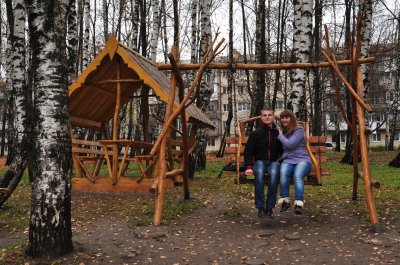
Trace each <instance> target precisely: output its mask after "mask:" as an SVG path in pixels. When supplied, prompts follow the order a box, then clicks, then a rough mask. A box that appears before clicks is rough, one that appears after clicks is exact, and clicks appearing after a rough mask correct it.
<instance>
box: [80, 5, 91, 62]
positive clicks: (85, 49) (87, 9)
mask: <svg viewBox="0 0 400 265" xmlns="http://www.w3.org/2000/svg"><path fill="white" fill-rule="evenodd" d="M83 13H84V14H83V16H84V30H83V50H82V53H83V58H82V67H83V69H85V68H86V66H87V65H88V64H89V61H90V58H89V42H90V0H85V2H84V8H83ZM83 69H82V70H83Z"/></svg>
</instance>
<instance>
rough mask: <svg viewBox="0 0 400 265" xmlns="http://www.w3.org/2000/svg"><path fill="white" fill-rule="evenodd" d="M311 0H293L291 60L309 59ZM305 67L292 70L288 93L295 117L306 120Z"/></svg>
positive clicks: (302, 61)
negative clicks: (290, 86)
mask: <svg viewBox="0 0 400 265" xmlns="http://www.w3.org/2000/svg"><path fill="white" fill-rule="evenodd" d="M312 2H313V1H312V0H304V1H299V0H294V1H293V6H294V21H293V29H294V32H293V56H294V60H293V62H296V63H306V62H309V61H310V52H311V43H312V18H313V5H312ZM307 74H308V73H307V70H306V69H295V70H293V72H292V80H293V81H292V93H291V95H290V99H291V105H292V108H293V112H294V113H295V115H296V117H297V118H298V119H300V120H303V121H306V120H307V109H306V106H307V104H306V96H305V91H306V79H307Z"/></svg>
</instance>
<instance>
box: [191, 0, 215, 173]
mask: <svg viewBox="0 0 400 265" xmlns="http://www.w3.org/2000/svg"><path fill="white" fill-rule="evenodd" d="M210 10H211V1H209V0H203V1H200V15H201V18H200V21H201V40H200V57H203V55H204V53H205V51H206V46H207V45H209V44H210V43H211V41H212V34H211V20H210V19H211V15H210ZM212 77H213V75H212V74H211V71H210V70H207V71H205V72H204V75H203V78H202V81H201V83H200V91H199V96H198V98H197V101H196V105H197V107H199V108H200V109H201V110H202V111H203V112H205V111H206V108H207V106H208V103H209V102H210V97H211V94H212ZM206 147H207V135H206V130H205V129H199V130H198V133H197V145H196V149H195V150H194V151H193V153H192V154H193V155H194V161H195V165H196V167H195V168H196V169H197V170H204V169H205V168H206V163H207V162H206Z"/></svg>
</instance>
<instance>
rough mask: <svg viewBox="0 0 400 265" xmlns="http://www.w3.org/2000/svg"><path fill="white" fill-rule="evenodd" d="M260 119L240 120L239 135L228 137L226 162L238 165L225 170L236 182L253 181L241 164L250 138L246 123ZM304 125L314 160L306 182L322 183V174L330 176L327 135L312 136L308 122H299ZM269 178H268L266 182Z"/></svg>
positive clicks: (310, 152)
mask: <svg viewBox="0 0 400 265" xmlns="http://www.w3.org/2000/svg"><path fill="white" fill-rule="evenodd" d="M258 119H260V116H257V117H253V118H250V119H247V120H243V121H240V122H239V124H238V128H237V130H238V136H232V137H227V138H226V143H227V145H228V146H227V147H226V148H225V156H224V157H225V162H227V163H232V165H236V170H234V171H231V170H229V171H223V172H222V173H225V174H234V175H235V184H245V183H253V182H254V179H249V178H247V176H246V175H244V170H243V169H241V168H240V164H241V163H243V162H244V157H243V152H244V148H245V145H246V143H247V140H248V136H247V135H246V129H245V128H246V124H247V123H249V122H254V121H256V120H258ZM299 124H301V125H302V126H303V127H304V130H305V133H306V148H307V151H308V154H309V155H310V158H311V162H312V169H311V172H310V173H309V174H308V175H307V176H306V179H305V181H304V184H310V185H322V176H329V175H330V173H329V172H328V171H327V169H326V166H325V163H326V162H327V158H326V146H325V142H326V136H310V130H309V125H308V122H299ZM267 181H268V179H266V182H267Z"/></svg>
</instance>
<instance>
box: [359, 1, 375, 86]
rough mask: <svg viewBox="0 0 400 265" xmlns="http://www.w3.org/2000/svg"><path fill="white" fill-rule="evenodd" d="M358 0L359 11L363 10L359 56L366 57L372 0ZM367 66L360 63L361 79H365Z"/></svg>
mask: <svg viewBox="0 0 400 265" xmlns="http://www.w3.org/2000/svg"><path fill="white" fill-rule="evenodd" d="M360 2H361V3H360V4H361V5H360V11H362V12H363V18H362V24H361V26H362V28H361V57H362V58H367V57H368V55H369V48H370V47H369V46H370V40H371V30H372V0H362V1H360ZM367 67H368V66H367V64H361V65H360V68H361V72H362V74H363V81H365V80H366V79H367Z"/></svg>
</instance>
